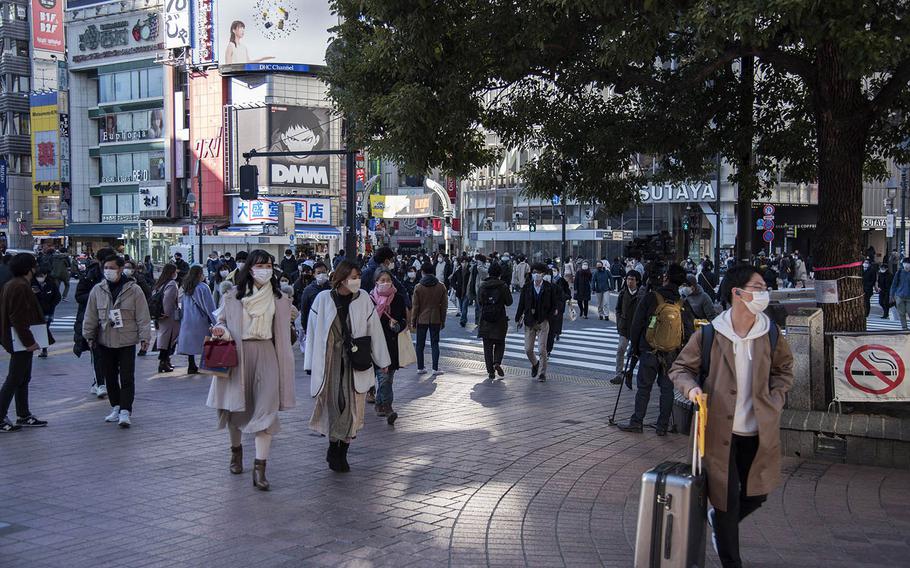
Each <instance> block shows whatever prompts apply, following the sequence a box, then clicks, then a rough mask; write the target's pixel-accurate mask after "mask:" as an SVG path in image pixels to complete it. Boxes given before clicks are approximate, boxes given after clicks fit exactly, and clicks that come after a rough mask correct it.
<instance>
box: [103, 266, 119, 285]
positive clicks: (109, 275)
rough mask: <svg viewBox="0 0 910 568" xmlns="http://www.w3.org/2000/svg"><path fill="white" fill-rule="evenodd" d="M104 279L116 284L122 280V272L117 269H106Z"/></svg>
mask: <svg viewBox="0 0 910 568" xmlns="http://www.w3.org/2000/svg"><path fill="white" fill-rule="evenodd" d="M104 278H105V279H107V281H108V282H116V281H118V280H120V271H119V270H116V269H113V270H112V269H110V268H105V269H104Z"/></svg>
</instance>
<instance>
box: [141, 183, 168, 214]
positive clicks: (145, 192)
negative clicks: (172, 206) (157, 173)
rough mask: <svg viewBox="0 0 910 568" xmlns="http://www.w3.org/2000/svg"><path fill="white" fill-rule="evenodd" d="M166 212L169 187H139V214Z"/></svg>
mask: <svg viewBox="0 0 910 568" xmlns="http://www.w3.org/2000/svg"><path fill="white" fill-rule="evenodd" d="M153 211H154V212H166V211H167V187H165V186H150V187H145V186H139V212H140V213H146V212H153Z"/></svg>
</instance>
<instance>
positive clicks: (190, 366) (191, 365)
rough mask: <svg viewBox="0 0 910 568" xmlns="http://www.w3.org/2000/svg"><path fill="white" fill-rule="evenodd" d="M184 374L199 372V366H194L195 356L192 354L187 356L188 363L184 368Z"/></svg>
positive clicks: (196, 373)
mask: <svg viewBox="0 0 910 568" xmlns="http://www.w3.org/2000/svg"><path fill="white" fill-rule="evenodd" d="M186 374H187V375H198V374H199V367H197V366H196V358H195V357H193V356H192V355H190V356H189V364H188V365H187V368H186Z"/></svg>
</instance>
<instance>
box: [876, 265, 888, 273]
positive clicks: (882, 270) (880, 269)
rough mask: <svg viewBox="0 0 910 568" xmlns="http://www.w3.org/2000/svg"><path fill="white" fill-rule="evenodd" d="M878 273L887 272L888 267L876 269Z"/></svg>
mask: <svg viewBox="0 0 910 568" xmlns="http://www.w3.org/2000/svg"><path fill="white" fill-rule="evenodd" d="M878 271H879V272H888V267H887V266H882V267H881V268H879V269H878Z"/></svg>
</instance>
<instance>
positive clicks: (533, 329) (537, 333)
mask: <svg viewBox="0 0 910 568" xmlns="http://www.w3.org/2000/svg"><path fill="white" fill-rule="evenodd" d="M549 333H550V322H549V321H547V320H544V321H542V322H540V323H538V324H535V325H527V324H526V325H525V355H527V356H528V361H530V363H531V365H532V366H534V365H537V364H540V369H538V372H539V373H540V374H541V375H545V374H546V373H547V359H548V357H547V336H548V334H549ZM534 343H537V350H538V351H540V359H538V358H537V357H536V356H535V355H534Z"/></svg>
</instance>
